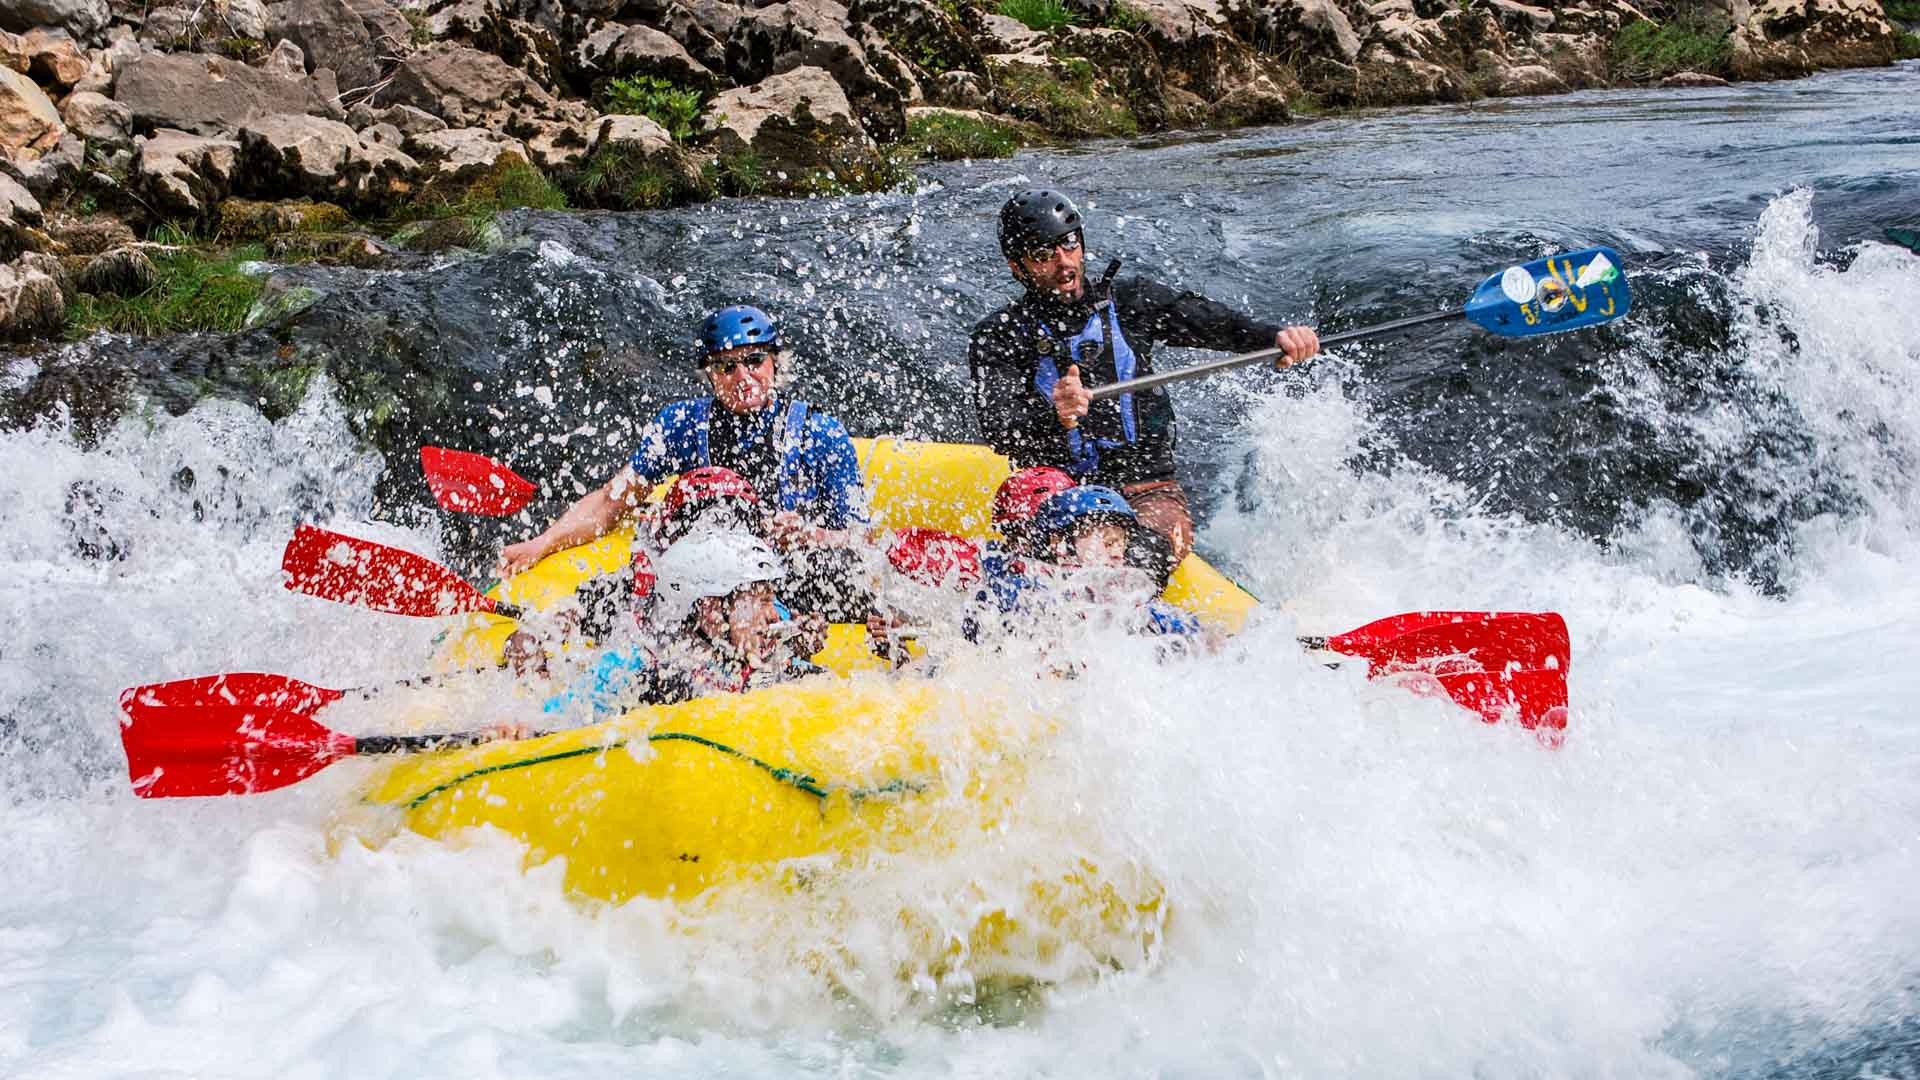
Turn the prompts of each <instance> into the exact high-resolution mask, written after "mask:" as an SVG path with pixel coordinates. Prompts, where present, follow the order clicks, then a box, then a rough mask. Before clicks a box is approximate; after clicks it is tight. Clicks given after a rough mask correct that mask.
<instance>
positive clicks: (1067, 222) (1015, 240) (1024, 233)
mask: <svg viewBox="0 0 1920 1080" xmlns="http://www.w3.org/2000/svg"><path fill="white" fill-rule="evenodd" d="M1081 223H1082V222H1081V217H1080V208H1079V207H1077V206H1075V205H1073V200H1072V199H1069V198H1067V197H1066V196H1065V195H1063V194H1061V193H1060V192H1058V191H1023V192H1021V193H1020V194H1018V195H1015V196H1014V197H1013V198H1011V199H1008V200H1007V205H1005V206H1003V207H1001V208H1000V253H1001V254H1002V255H1005V256H1006V257H1007V258H1009V259H1018V258H1020V257H1021V256H1023V255H1029V254H1032V253H1033V252H1034V251H1037V250H1039V249H1040V248H1044V247H1046V246H1047V245H1049V244H1051V243H1053V242H1054V241H1055V240H1058V239H1060V238H1061V237H1063V236H1065V235H1067V234H1068V233H1072V232H1079V231H1080V226H1081Z"/></svg>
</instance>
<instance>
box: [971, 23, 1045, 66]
mask: <svg viewBox="0 0 1920 1080" xmlns="http://www.w3.org/2000/svg"><path fill="white" fill-rule="evenodd" d="M1051 40H1052V39H1051V38H1049V37H1048V36H1047V35H1046V34H1044V33H1041V32H1040V31H1038V30H1032V29H1029V28H1028V27H1027V24H1026V23H1023V22H1021V21H1020V20H1019V19H1015V18H1012V17H1010V16H1006V15H1000V14H988V15H984V16H982V17H981V19H980V30H979V32H978V35H977V37H976V41H975V44H976V46H977V47H978V48H979V50H980V51H981V52H982V53H985V54H988V55H992V56H1018V55H1022V54H1025V53H1035V54H1038V53H1044V52H1046V51H1047V44H1048V43H1049V42H1050V41H1051Z"/></svg>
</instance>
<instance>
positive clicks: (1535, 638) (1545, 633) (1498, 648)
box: [1328, 611, 1572, 675]
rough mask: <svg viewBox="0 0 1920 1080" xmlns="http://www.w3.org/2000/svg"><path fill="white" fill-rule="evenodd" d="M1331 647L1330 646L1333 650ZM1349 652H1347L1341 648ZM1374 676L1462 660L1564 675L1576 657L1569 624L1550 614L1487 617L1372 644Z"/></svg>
mask: <svg viewBox="0 0 1920 1080" xmlns="http://www.w3.org/2000/svg"><path fill="white" fill-rule="evenodd" d="M1332 644H1333V643H1332V642H1328V645H1329V646H1331V645H1332ZM1343 651H1345V650H1343ZM1352 655H1358V656H1364V657H1366V659H1367V661H1368V663H1369V664H1370V665H1371V666H1372V670H1373V673H1374V674H1376V675H1378V674H1381V673H1382V672H1384V671H1390V670H1394V669H1397V668H1405V667H1414V666H1427V667H1430V666H1431V665H1432V664H1433V663H1434V662H1435V661H1445V660H1450V659H1453V658H1459V659H1461V660H1463V661H1465V662H1467V663H1470V664H1471V665H1472V666H1473V667H1474V668H1475V669H1476V670H1485V671H1498V670H1501V669H1505V668H1523V669H1533V668H1543V669H1552V670H1556V671H1559V672H1561V673H1563V674H1564V673H1565V672H1566V670H1567V664H1568V662H1569V661H1570V660H1571V658H1572V644H1571V642H1570V641H1569V640H1568V637H1567V621H1566V620H1565V619H1563V618H1561V617H1560V616H1559V615H1558V614H1556V613H1554V612H1551V611H1544V612H1531V613H1528V612H1517V613H1510V614H1491V613H1490V614H1487V615H1485V616H1484V617H1483V618H1481V619H1480V620H1479V621H1477V622H1442V623H1435V624H1433V625H1430V626H1427V627H1425V628H1423V629H1419V630H1413V631H1411V632H1408V633H1403V634H1401V635H1400V636H1398V637H1395V638H1389V639H1387V640H1384V641H1376V642H1370V643H1369V648H1368V649H1367V651H1365V652H1355V653H1353V654H1352Z"/></svg>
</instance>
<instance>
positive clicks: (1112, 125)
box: [994, 57, 1140, 138]
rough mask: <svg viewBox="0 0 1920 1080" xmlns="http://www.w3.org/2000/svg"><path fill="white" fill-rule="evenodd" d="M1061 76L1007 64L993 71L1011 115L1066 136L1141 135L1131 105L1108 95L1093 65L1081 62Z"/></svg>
mask: <svg viewBox="0 0 1920 1080" xmlns="http://www.w3.org/2000/svg"><path fill="white" fill-rule="evenodd" d="M1072 59H1074V60H1078V61H1079V63H1078V64H1069V65H1068V68H1067V71H1066V72H1065V73H1064V75H1062V74H1056V73H1054V72H1053V71H1052V70H1050V69H1048V68H1046V67H1042V66H1040V65H1038V64H1006V65H1003V66H1001V67H998V68H996V69H995V71H994V77H995V78H996V79H997V80H998V81H999V83H1000V91H1001V94H1002V95H1003V96H1004V97H1005V99H1006V101H1007V106H1008V111H1009V112H1011V113H1012V114H1013V115H1014V116H1016V117H1018V118H1020V119H1022V120H1030V121H1032V122H1034V123H1036V124H1038V125H1040V127H1041V128H1042V129H1044V130H1046V131H1048V132H1050V133H1052V134H1055V135H1062V136H1067V137H1075V138H1077V137H1083V136H1098V135H1123V136H1124V135H1137V134H1139V132H1140V122H1139V121H1138V120H1136V119H1134V116H1133V112H1132V111H1131V110H1129V109H1128V108H1127V106H1126V104H1125V103H1124V102H1122V101H1120V100H1118V99H1117V98H1115V97H1113V96H1112V95H1111V94H1109V93H1103V92H1102V90H1101V88H1100V86H1099V84H1098V82H1097V81H1096V80H1095V79H1094V75H1093V65H1092V64H1089V63H1087V61H1085V60H1084V59H1081V58H1080V57H1073V58H1072Z"/></svg>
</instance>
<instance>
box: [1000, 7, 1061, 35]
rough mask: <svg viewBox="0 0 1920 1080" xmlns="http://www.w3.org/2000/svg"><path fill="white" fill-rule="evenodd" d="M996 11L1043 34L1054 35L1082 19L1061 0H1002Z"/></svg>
mask: <svg viewBox="0 0 1920 1080" xmlns="http://www.w3.org/2000/svg"><path fill="white" fill-rule="evenodd" d="M994 10H995V11H997V12H999V13H1000V14H1002V15H1005V16H1006V17H1008V18H1010V19H1018V20H1019V21H1020V22H1021V23H1022V24H1024V25H1025V26H1026V28H1027V29H1029V30H1039V31H1041V32H1042V33H1052V32H1053V31H1055V30H1058V29H1060V28H1061V27H1063V26H1072V25H1073V24H1074V23H1077V22H1079V21H1080V17H1079V16H1078V15H1076V14H1074V13H1073V12H1071V11H1069V10H1067V7H1066V5H1064V4H1062V3H1061V2H1060V0H1000V3H999V5H998V6H996V7H995V8H994Z"/></svg>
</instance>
